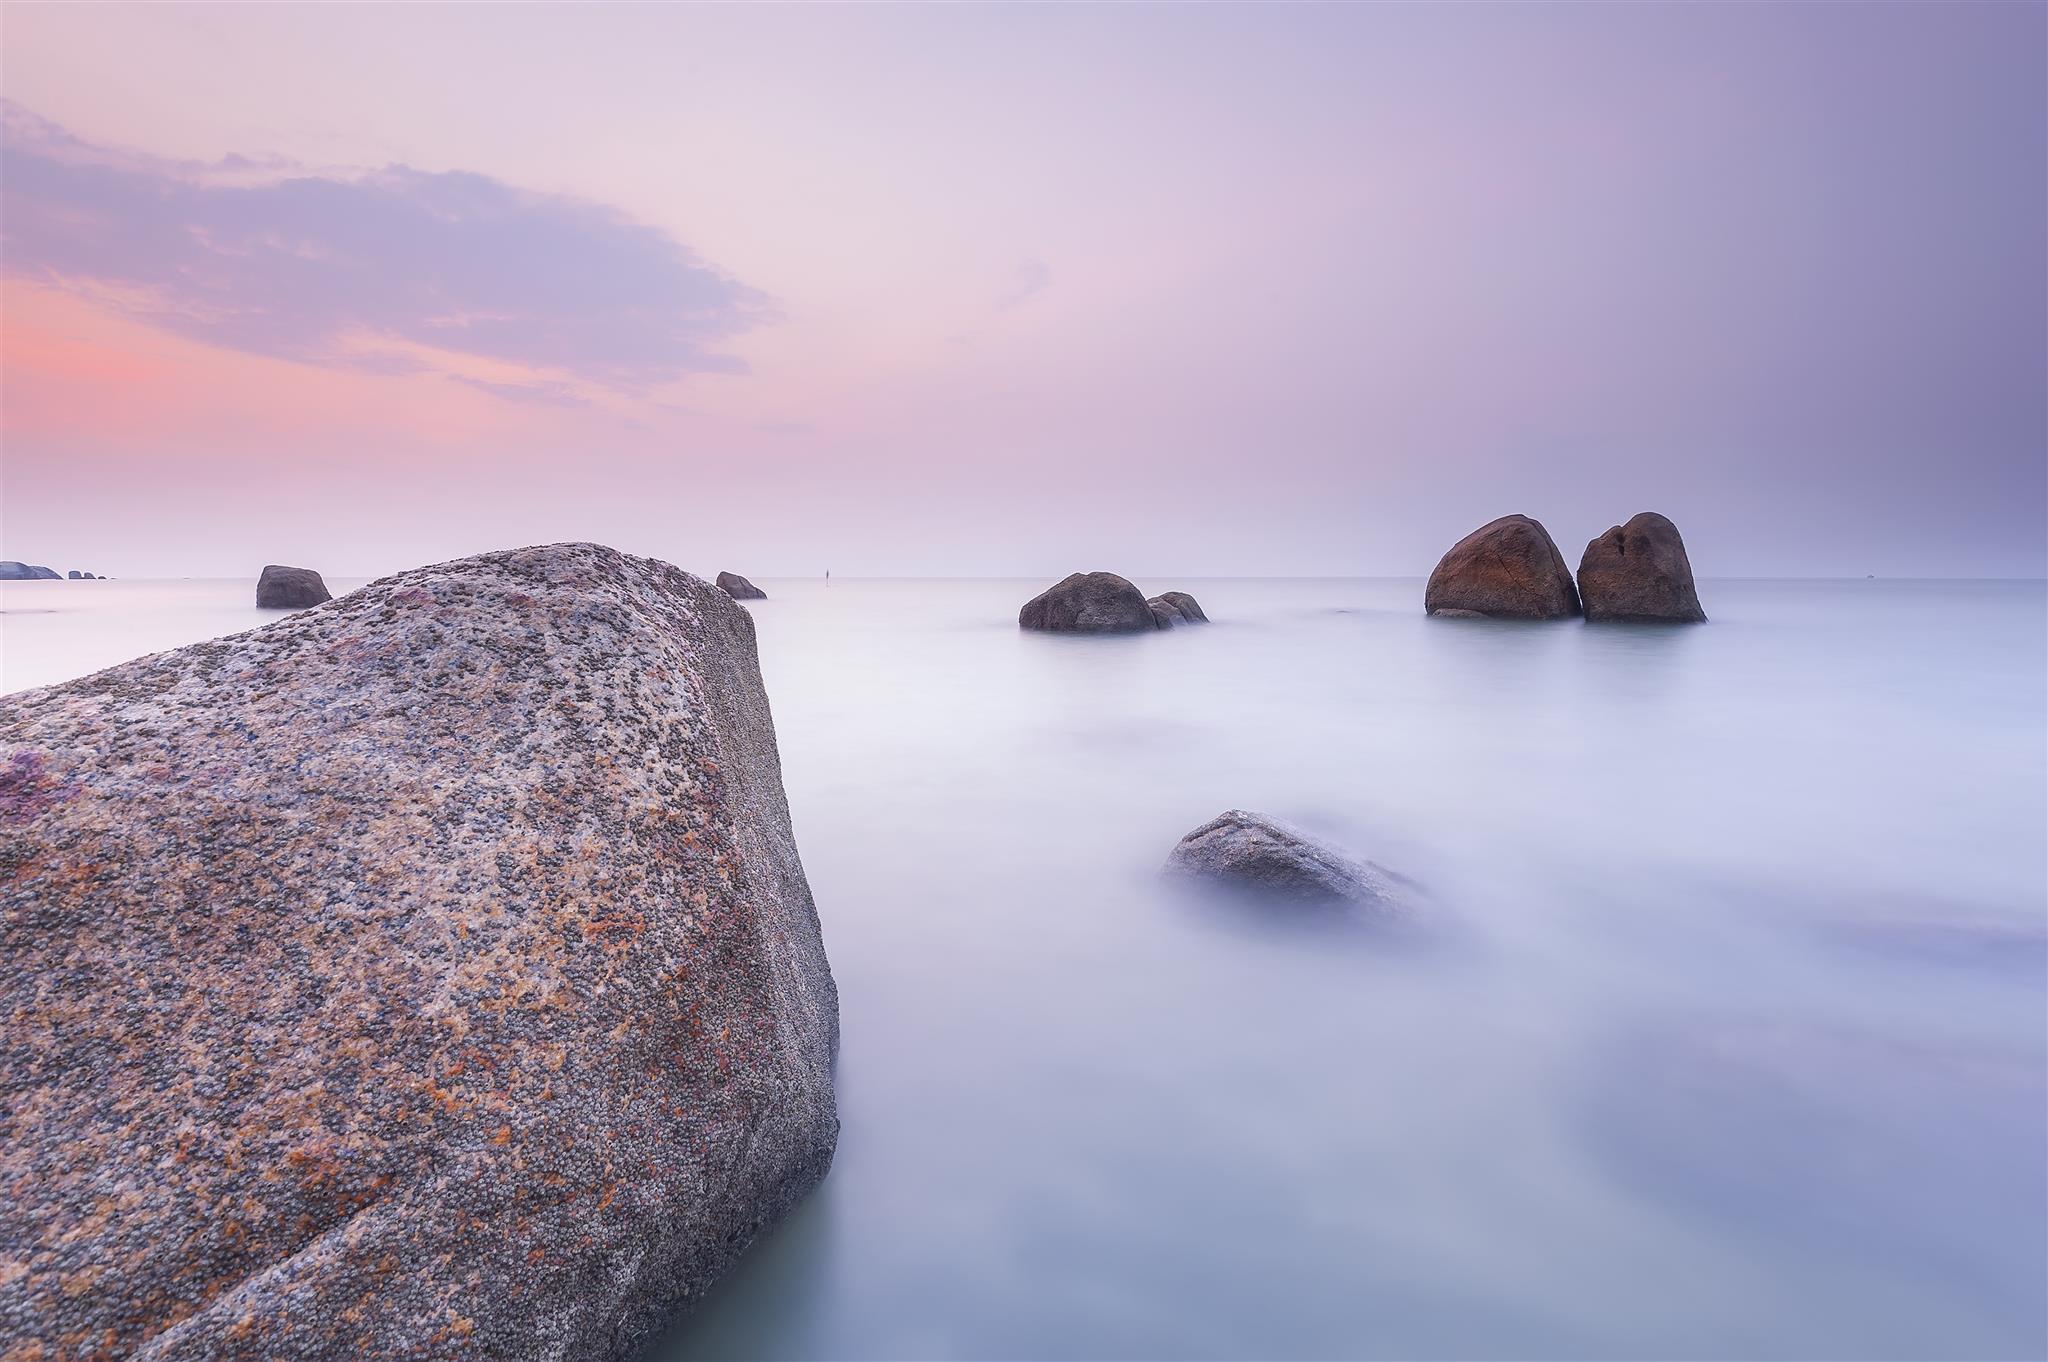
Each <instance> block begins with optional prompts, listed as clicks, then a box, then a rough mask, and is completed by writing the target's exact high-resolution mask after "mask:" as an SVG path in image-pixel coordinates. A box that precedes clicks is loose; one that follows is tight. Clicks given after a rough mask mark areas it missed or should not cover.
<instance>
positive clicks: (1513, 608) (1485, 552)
mask: <svg viewBox="0 0 2048 1362" xmlns="http://www.w3.org/2000/svg"><path fill="white" fill-rule="evenodd" d="M1422 605H1423V609H1425V610H1427V611H1428V612H1429V613H1430V614H1432V615H1487V616H1491V617H1493V618H1496V619H1530V620H1554V619H1565V618H1567V617H1569V616H1572V615H1576V614H1578V613H1579V593H1578V592H1577V590H1575V589H1574V588H1573V586H1572V574H1571V569H1570V568H1568V567H1566V566H1565V562H1564V555H1562V554H1560V553H1559V552H1558V551H1557V545H1556V544H1555V543H1553V542H1552V541H1551V538H1550V532H1549V531H1548V530H1546V529H1544V528H1543V525H1542V523H1541V522H1540V521H1535V520H1531V519H1530V518H1529V517H1528V516H1525V515H1504V516H1502V517H1501V518H1500V519H1499V520H1495V521H1491V522H1489V523H1488V524H1485V525H1481V526H1480V527H1479V528H1478V529H1476V530H1474V531H1472V533H1470V534H1468V535H1466V536H1465V537H1464V538H1463V539H1460V540H1459V541H1458V542H1457V543H1455V544H1453V545H1452V546H1451V551H1450V552H1449V553H1446V554H1445V555H1444V556H1443V558H1442V559H1441V560H1440V561H1439V562H1438V563H1437V565H1436V571H1434V572H1432V573H1430V574H1429V585H1428V587H1427V588H1426V589H1425V590H1424V592H1423V597H1422Z"/></svg>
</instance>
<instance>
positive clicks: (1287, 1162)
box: [0, 578, 2048, 1362]
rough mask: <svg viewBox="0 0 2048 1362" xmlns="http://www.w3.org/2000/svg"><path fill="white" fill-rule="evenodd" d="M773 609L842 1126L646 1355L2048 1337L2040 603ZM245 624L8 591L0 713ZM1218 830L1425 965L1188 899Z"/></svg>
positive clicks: (1987, 1345) (830, 589)
mask: <svg viewBox="0 0 2048 1362" xmlns="http://www.w3.org/2000/svg"><path fill="white" fill-rule="evenodd" d="M756 580H757V581H759V582H760V583H761V585H762V586H764V587H765V588H766V589H767V591H768V592H769V595H770V599H768V600H766V601H761V602H755V603H753V604H752V605H751V606H750V607H749V608H750V610H751V611H752V613H753V615H754V618H755V620H756V622H757V624H758V626H759V629H758V632H759V640H760V653H761V665H762V670H763V672H764V674H765V677H766V680H767V685H768V692H769V696H770V699H771V701H772V704H773V707H774V713H775V720H776V727H777V733H778V737H779V742H780V747H781V755H782V763H783V772H784V779H785V783H786V786H787V789H788V794H789V802H790V808H791V813H792V816H793V819H794V823H795V828H796V833H797V839H798V843H799V846H800V848H801V851H802V854H803V858H804V863H805V867H806V870H807V872H808V875H809V879H810V883H811V888H812V891H813V893H814V895H815V897H816V900H817V904H818V909H819V913H820V916H821V918H822V921H823V924H824V932H825V943H826V947H827V950H828V952H829V954H830V957H831V961H832V967H833V971H834V974H835V976H836V978H837V980H838V984H839V991H840V1003H841V1026H842V1043H841V1052H840V1057H839V1065H838V1093H839V1103H840V1114H841V1119H842V1122H843V1129H842V1132H841V1138H840V1144H839V1151H838V1155H837V1160H836V1162H835V1165H834V1168H833V1171H832V1174H831V1176H830V1177H829V1178H828V1179H827V1180H826V1181H825V1183H824V1184H823V1185H822V1186H821V1188H820V1189H819V1190H818V1191H817V1193H815V1194H814V1195H813V1196H812V1197H811V1198H810V1199H809V1200H808V1201H807V1202H806V1203H805V1204H804V1205H803V1206H801V1207H800V1208H799V1209H798V1211H797V1212H796V1213H795V1214H794V1215H793V1216H792V1217H791V1218H790V1219H789V1220H788V1221H787V1222H786V1223H785V1224H784V1225H783V1226H782V1227H781V1228H780V1229H779V1230H778V1231H777V1232H776V1233H775V1234H774V1235H773V1236H772V1237H770V1238H768V1239H766V1240H764V1241H763V1242H762V1243H761V1244H759V1245H757V1246H756V1248H755V1249H754V1251H753V1252H752V1253H751V1254H750V1255H749V1256H748V1257H747V1258H746V1259H745V1260H744V1261H743V1262H742V1263H741V1265H740V1266H739V1268H738V1269H737V1271H735V1272H734V1273H733V1274H732V1275H731V1276H730V1277H729V1278H728V1279H727V1280H726V1281H725V1282H723V1283H722V1284H721V1285H720V1286H719V1287H718V1288H717V1289H716V1290H715V1291H714V1292H713V1293H712V1296H711V1297H710V1298H709V1299H708V1300H707V1301H706V1302H705V1303H704V1305H703V1306H702V1307H701V1308H700V1309H699V1310H698V1311H697V1312H696V1314H695V1315H694V1316H693V1317H692V1318H690V1319H689V1320H687V1321H685V1322H683V1323H681V1324H679V1325H678V1326H677V1327H676V1328H675V1329H673V1330H672V1331H671V1333H670V1335H669V1336H668V1337H667V1338H665V1339H664V1340H662V1341H661V1342H660V1343H659V1344H658V1345H657V1346H655V1347H654V1348H653V1349H652V1350H650V1353H649V1356H650V1357H653V1358H657V1359H663V1360H664V1362H667V1360H669V1359H675V1360H677V1362H680V1359H686V1358H755V1357H760V1358H797V1357H808V1358H913V1357H968V1358H1021V1357H1042V1358H1069V1357H1072V1358H1082V1357H1146V1358H1151V1357H1198V1358H1233V1357H1301V1358H1309V1357H1429V1358H1476V1357H1559V1358H1565V1357H1602V1358H1606V1357H1613V1358H1706V1357H1719V1358H1733V1357H1742V1358H1752V1357H1753V1358H1788V1357H1798V1358H1893V1357H1897V1358H1920V1357H1980V1358H1993V1357H1997V1358H2004V1357H2015V1358H2017V1357H2040V1356H2042V1355H2044V1354H2048V1286H2044V1283H2048V1209H2044V1208H2048V1170H2044V1149H2048V587H2044V585H2043V584H2042V583H2040V582H1966V581H1783V582H1767V581H1735V580H1724V581H1713V580H1710V581H1705V582H1703V583H1702V584H1701V598H1702V601H1703V602H1704V604H1705V606H1706V608H1707V611H1708V613H1709V615H1710V616H1711V617H1712V622H1711V623H1709V624H1707V625H1704V626H1699V627H1695V628H1683V627H1681V628H1659V627H1642V626H1601V625H1586V624H1583V623H1580V622H1569V623H1553V624H1510V623H1501V622H1492V621H1481V620H1431V619H1428V618H1426V617H1424V615H1423V614H1422V610H1421V598H1422V585H1421V582H1420V581H1419V580H1389V579H1330V580H1295V579H1286V580H1216V581H1201V580H1171V581H1169V580H1152V579H1143V580H1141V581H1140V583H1139V584H1140V585H1141V586H1142V587H1144V588H1145V589H1146V590H1147V591H1148V592H1156V591H1159V590H1162V589H1166V588H1169V587H1179V588H1182V589H1186V590H1189V591H1192V592H1193V593H1194V594H1195V595H1196V596H1197V597H1198V598H1199V599H1200V601H1201V603H1202V605H1203V606H1204V607H1205V608H1206V610H1207V611H1208V613H1209V615H1210V617H1211V618H1212V619H1213V620H1214V621H1216V622H1215V623H1214V624H1212V625H1210V626H1207V627H1197V628H1187V629H1180V630H1175V631H1171V632H1165V633H1158V634H1146V635H1141V636H1134V637H1126V638H1074V637H1059V636H1044V635H1034V634H1025V633H1021V632H1020V631H1019V630H1018V629H1017V627H1016V624H1015V619H1016V611H1017V607H1018V606H1019V605H1020V604H1021V603H1022V602H1023V601H1024V600H1025V599H1026V598H1028V597H1029V596H1030V595H1032V594H1034V593H1035V592H1037V591H1038V590H1040V589H1042V587H1043V586H1044V585H1046V582H1045V581H1039V580H1030V581H1024V580H1018V581H995V580H915V581H863V580H835V581H833V582H831V583H830V584H829V585H827V584H825V583H822V582H818V581H785V580H775V579H768V578H756ZM1048 580H1049V579H1048ZM355 584H356V583H347V582H341V581H333V582H331V583H330V585H332V586H333V588H334V589H335V590H336V591H337V592H339V591H342V590H345V589H346V588H347V587H349V586H352V585H355ZM252 599H253V583H252V582H250V581H247V580H243V581H220V582H199V581H184V582H129V581H119V582H61V583H60V582H30V583H7V584H6V585H4V586H0V612H4V613H0V688H4V689H5V690H7V691H16V690H20V689H23V688H26V687H30V686H38V685H45V684H49V683H52V682H56V681H60V680H64V679H68V678H70V677H74V676H79V675H83V674H85V673H88V672H90V671H93V670H97V669H98V668H100V667H104V666H107V665H111V664H113V663H115V662H119V661H123V660H125V659H127V658H129V657H133V656H136V655H139V654H142V653H145V652H149V651H154V650H157V649H161V648H166V647H173V646H178V645H181V644H185V643H190V642H195V641H197V640H199V639H203V638H208V637H214V636H217V635H220V634H224V633H229V632H234V631H237V630H240V629H243V628H248V627H253V626H255V625H258V624H260V623H263V622H265V621H266V620H268V619H271V618H274V616H273V615H269V614H265V613H262V612H258V611H256V610H255V609H253V607H251V606H250V604H249V602H250V601H251V600H252ZM1231 807H1243V808H1250V809H1256V810H1261V811H1264V812H1267V813H1271V814H1274V815H1276V816H1279V817H1282V818H1286V819H1289V820H1291V821H1293V822H1296V823H1298V824H1301V825H1303V826H1304V827H1306V828H1308V829H1310V830H1312V831H1314V832H1317V833H1319V834H1322V835H1324V836H1327V837H1329V838H1330V839H1332V840H1335V841H1338V842H1340V843H1342V844H1344V845H1346V846H1348V847H1350V848H1352V849H1354V850H1355V851H1357V852H1358V853H1360V854H1362V855H1364V856H1368V857H1370V858H1372V859H1374V860H1376V861H1379V862H1380V863H1382V864H1384V865H1386V866H1388V867H1391V868H1392V869H1395V870H1398V871H1400V872H1402V873H1404V874H1406V875H1408V876H1411V877H1412V878H1414V879H1416V880H1418V881H1421V882H1422V883H1423V884H1425V885H1426V886H1428V889H1429V891H1430V894H1431V897H1432V899H1433V901H1434V902H1435V904H1436V905H1437V906H1438V908H1439V910H1440V913H1441V924H1440V927H1439V929H1438V930H1437V931H1436V933H1435V934H1434V937H1433V939H1431V940H1430V941H1428V942H1426V943H1424V944H1423V945H1421V946H1418V947H1410V948H1405V949H1399V950H1392V949H1388V948H1387V946H1386V944H1385V943H1384V942H1382V941H1381V940H1379V939H1378V938H1375V937H1374V936H1372V935H1371V934H1369V933H1367V932H1364V931H1361V930H1358V929H1357V928H1356V925H1355V924H1353V923H1351V922H1349V921H1348V920H1346V919H1343V918H1341V917H1330V916H1325V915H1309V916H1304V915H1301V914H1298V913H1286V912H1280V911H1254V910H1250V909H1247V910H1244V911H1234V910H1232V911H1226V910H1224V909H1222V908H1220V907H1218V906H1216V905H1214V904H1204V903H1196V902H1191V901H1187V900H1184V899H1182V898H1179V897H1177V896H1176V894H1175V893H1174V892H1173V891H1172V890H1170V889H1169V888H1168V887H1167V886H1164V885H1162V884H1161V883H1160V882H1159V880H1158V878H1157V876H1156V871H1157V868H1158V866H1159V864H1160V862H1161V861H1162V860H1163V859H1164V857H1165V856H1166V854H1167V852H1168V851H1169V850H1170V849H1171V847H1172V846H1173V844H1174V842H1175V841H1176V840H1177V839H1178V838H1179V837H1180V836H1181V835H1182V834H1183V833H1185V832H1187V831H1188V830H1190V829H1192V828H1193V827H1195V826H1196V825H1198V824H1200V823H1202V822H1203V821H1205V820H1206V819H1208V818H1210V817H1211V816H1213V815H1214V814H1216V813H1218V812H1220V811H1222V810H1224V809H1226V808H1231Z"/></svg>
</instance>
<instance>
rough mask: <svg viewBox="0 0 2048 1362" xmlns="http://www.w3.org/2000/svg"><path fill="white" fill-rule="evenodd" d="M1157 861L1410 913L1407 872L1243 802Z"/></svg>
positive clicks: (1296, 895)
mask: <svg viewBox="0 0 2048 1362" xmlns="http://www.w3.org/2000/svg"><path fill="white" fill-rule="evenodd" d="M1165 868H1166V873H1167V874H1168V875H1171V876H1175V877H1178V878H1185V879H1193V880H1199V881H1202V882H1204V883H1207V884H1210V885H1212V886H1214V887H1216V888H1220V889H1227V890H1231V891H1235V892H1240V893H1249V894H1253V895H1257V896H1260V897H1264V898H1272V899H1282V900H1292V901H1295V902H1302V903H1315V904H1326V905H1334V904H1350V905H1356V906H1359V907H1363V908H1367V909H1370V910H1371V911H1372V913H1373V915H1374V916H1375V917H1381V918H1384V919H1386V920H1388V921H1400V920H1406V919H1409V918H1412V917H1413V916H1415V914H1416V902H1415V897H1414V886H1413V885H1412V884H1411V883H1409V882H1408V881H1407V880H1405V879H1403V878H1401V877H1400V876H1398V875H1395V874H1394V873H1393V872H1392V871H1389V870H1386V869H1384V868H1383V867H1381V866H1377V865H1374V864H1373V863H1372V862H1371V861H1365V860H1360V859H1359V858H1358V857H1356V856H1353V855H1351V854H1350V853H1349V852H1347V851H1344V850H1342V849H1340V848H1338V847H1334V846H1331V845H1330V844H1329V843H1327V842H1323V841H1318V840H1317V839H1316V838H1314V837H1312V836H1310V835H1309V834H1308V833H1306V832H1303V831H1302V830H1301V829H1300V828H1296V827H1292V826H1290V825H1288V824H1286V823H1283V822H1281V821H1280V820H1279V819H1277V818H1268V817H1267V816H1266V815H1265V814H1262V813H1251V812H1249V811H1247V810H1245V809H1231V810H1229V811H1227V812H1225V813H1222V814H1218V815H1217V816H1216V817H1214V818H1212V819H1210V820H1209V821H1208V822H1206V823H1204V824H1202V826H1200V827H1199V828H1196V829H1195V830H1194V831H1193V832H1191V833H1189V834H1188V835H1187V836H1185V837H1183V838H1181V839H1180V843H1179V844H1178V845H1177V846H1175V847H1174V849H1173V853H1172V854H1171V855H1170V856H1168V857H1167V858H1166V867H1165Z"/></svg>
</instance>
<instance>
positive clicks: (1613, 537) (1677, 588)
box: [1579, 511, 1707, 624]
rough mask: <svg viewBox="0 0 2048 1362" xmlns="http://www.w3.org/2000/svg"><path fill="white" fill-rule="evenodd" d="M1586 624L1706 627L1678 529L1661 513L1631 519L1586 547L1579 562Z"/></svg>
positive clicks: (1580, 585)
mask: <svg viewBox="0 0 2048 1362" xmlns="http://www.w3.org/2000/svg"><path fill="white" fill-rule="evenodd" d="M1579 599H1580V601H1582V602H1583V603H1584V606H1585V611H1586V618H1587V619H1589V620H1594V621H1601V620H1615V621H1628V622H1633V623H1644V624H1701V623H1704V622H1705V621H1706V618H1707V612H1706V611H1705V610H1703V609H1701V608H1700V596H1699V591H1698V589H1697V588H1696V587H1695V586H1694V584H1693V579H1692V560H1691V559H1690V558H1688V557H1687V556H1686V552H1685V540H1684V539H1683V538H1681V537H1680V536H1679V533H1678V527H1677V526H1676V525H1674V524H1672V523H1671V522H1670V521H1669V520H1667V519H1666V518H1665V517H1663V516H1661V515H1658V514H1657V513H1656V512H1655V511H1643V512H1641V513H1639V514H1637V515H1634V516H1631V517H1630V518H1629V521H1628V523H1627V524H1626V525H1615V526H1612V527H1610V528H1609V529H1608V531H1607V533H1605V534H1603V535H1601V536H1600V537H1599V538H1597V539H1595V540H1593V541H1592V542H1591V543H1589V544H1587V545H1586V552H1585V556H1584V557H1582V558H1580V559H1579Z"/></svg>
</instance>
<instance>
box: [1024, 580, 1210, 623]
mask: <svg viewBox="0 0 2048 1362" xmlns="http://www.w3.org/2000/svg"><path fill="white" fill-rule="evenodd" d="M1208 622H1209V617H1208V616H1207V615H1205V614H1203V613H1202V607H1201V606H1199V605H1197V604H1196V603H1195V598H1194V597H1193V596H1190V595H1188V594H1187V593H1186V592H1185V591H1168V592H1165V593H1164V594H1162V595H1158V596H1154V597H1153V598H1152V599H1151V600H1149V601H1148V600H1146V599H1145V593H1144V592H1142V591H1140V590H1138V588H1137V587H1135V586H1133V585H1131V583H1130V579H1128V578H1125V577H1119V576H1117V575H1116V574H1115V573H1114V572H1075V573H1071V574H1069V575H1068V576H1066V577H1063V578H1061V579H1060V580H1059V581H1058V582H1056V583H1054V584H1053V585H1052V586H1049V587H1047V588H1046V589H1045V590H1044V591H1041V592H1039V593H1038V594H1037V595H1036V596H1033V597H1032V598H1031V599H1030V600H1028V601H1026V602H1025V603H1024V607H1023V609H1021V610H1019V611H1018V612H1017V625H1018V627H1019V628H1022V629H1034V630H1038V631H1040V632H1043V633H1052V634H1136V633H1143V632H1145V631H1146V630H1148V629H1169V628H1172V627H1173V626H1174V625H1176V624H1207V623H1208Z"/></svg>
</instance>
